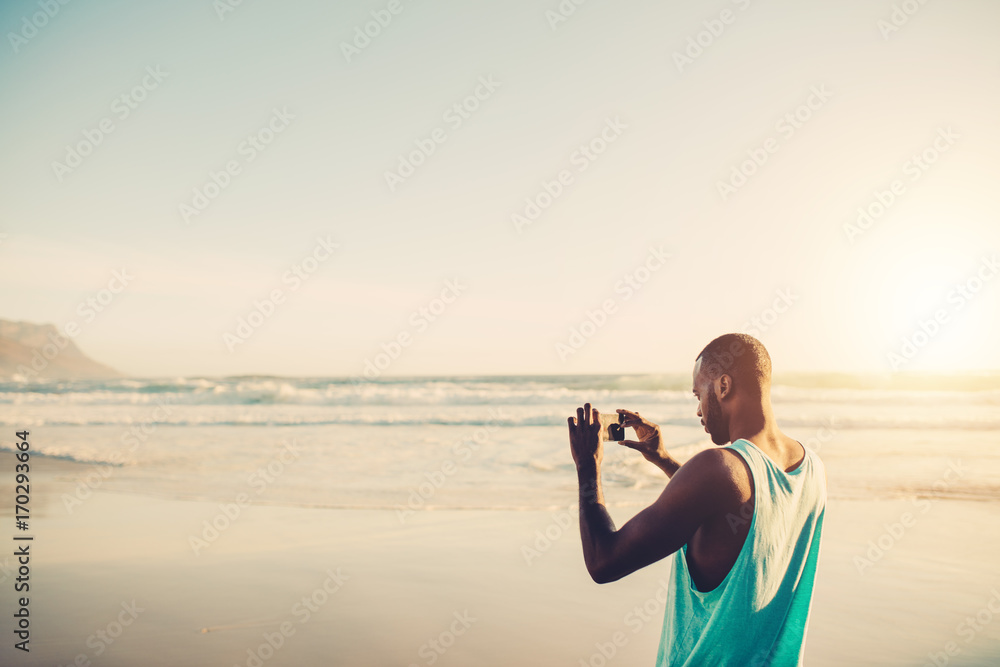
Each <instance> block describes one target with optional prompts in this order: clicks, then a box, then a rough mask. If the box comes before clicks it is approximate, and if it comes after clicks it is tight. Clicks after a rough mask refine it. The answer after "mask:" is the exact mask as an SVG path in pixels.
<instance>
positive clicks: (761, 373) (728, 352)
mask: <svg viewBox="0 0 1000 667" xmlns="http://www.w3.org/2000/svg"><path fill="white" fill-rule="evenodd" d="M698 359H701V372H702V373H705V375H706V376H708V378H709V379H710V380H715V379H716V378H718V377H719V376H720V375H728V376H730V377H731V378H733V379H734V380H736V382H737V383H739V382H740V381H741V380H742V381H750V382H752V383H754V384H756V385H757V386H759V387H767V386H769V385H770V384H771V355H770V354H768V353H767V349H766V348H765V347H764V344H763V343H761V342H760V341H759V340H757V339H756V338H754V337H753V336H750V335H748V334H744V333H730V334H723V335H722V336H719V337H718V338H716V339H715V340H713V341H712V342H711V343H709V344H708V345H706V346H705V349H703V350H702V351H701V352H699V353H698V356H697V357H695V361H697V360H698Z"/></svg>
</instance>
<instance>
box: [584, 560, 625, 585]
mask: <svg viewBox="0 0 1000 667" xmlns="http://www.w3.org/2000/svg"><path fill="white" fill-rule="evenodd" d="M587 571H588V572H589V573H590V578H591V579H593V580H594V583H595V584H610V583H611V582H613V581H618V580H619V579H621V578H622V577H623V576H624V574H623V573H621V572H615V571H614V570H613V569H612V568H611V567H609V566H608V565H606V564H603V563H602V564H597V565H593V566H589V567H588V568H587Z"/></svg>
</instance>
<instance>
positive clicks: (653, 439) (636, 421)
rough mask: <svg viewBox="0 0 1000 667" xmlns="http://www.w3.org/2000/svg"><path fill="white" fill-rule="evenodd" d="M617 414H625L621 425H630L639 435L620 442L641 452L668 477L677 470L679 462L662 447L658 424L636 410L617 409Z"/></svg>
mask: <svg viewBox="0 0 1000 667" xmlns="http://www.w3.org/2000/svg"><path fill="white" fill-rule="evenodd" d="M618 414H620V415H625V421H624V422H623V425H624V426H631V427H632V429H633V430H634V431H635V434H636V435H637V436H639V440H622V441H621V443H620V444H622V445H624V446H626V447H631V448H632V449H634V450H636V451H637V452H639V453H640V454H642V455H643V457H644V458H645V459H646V460H647V461H649V462H650V463H652V464H653V465H655V466H656V467H658V468H659V469H661V470H662V471H663V472H665V473H667V476H668V477H669V476H671V475H673V474H674V473H675V472H677V469H678V468H679V467H680V464H679V463H677V461H675V460H674V459H673V458H672V457H671V456H670V454H668V453H667V450H666V449H664V448H663V439H662V438H661V437H660V427H659V426H657V425H656V424H654V423H653V422H651V421H649V420H648V419H645V418H643V417H640V416H639V413H638V412H631V411H629V410H618Z"/></svg>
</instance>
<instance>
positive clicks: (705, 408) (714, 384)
mask: <svg viewBox="0 0 1000 667" xmlns="http://www.w3.org/2000/svg"><path fill="white" fill-rule="evenodd" d="M770 389H771V356H770V355H769V354H768V353H767V350H766V349H764V346H763V345H762V344H761V342H760V341H759V340H757V339H756V338H754V337H753V336H748V335H747V334H725V335H723V336H719V337H718V338H716V339H715V340H713V341H712V342H711V343H709V344H708V345H706V346H705V349H703V350H702V351H701V352H700V353H699V354H698V356H697V358H696V359H695V363H694V389H693V391H694V395H695V396H696V397H697V398H698V416H699V417H701V420H702V424H704V425H705V430H706V431H708V434H709V435H710V436H711V437H712V442H714V443H715V444H717V445H725V444H727V443H729V442H731V439H730V434H729V431H730V428H729V427H730V423H731V421H732V419H733V416H734V415H741V416H753V417H756V416H758V415H759V416H760V417H761V418H762V417H763V415H764V409H765V408H764V406H765V404H766V402H767V401H769V400H770Z"/></svg>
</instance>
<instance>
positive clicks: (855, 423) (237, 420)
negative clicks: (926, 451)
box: [0, 412, 1000, 431]
mask: <svg viewBox="0 0 1000 667" xmlns="http://www.w3.org/2000/svg"><path fill="white" fill-rule="evenodd" d="M649 418H650V419H651V420H652V421H653V422H654V423H656V424H658V425H660V426H673V427H684V428H690V429H695V430H697V431H701V429H702V426H701V423H700V421H699V420H698V419H697V418H694V417H691V418H686V417H685V418H674V417H669V418H664V419H657V418H656V416H655V415H653V416H649ZM139 421H141V420H136V419H134V418H133V417H132V416H130V415H115V414H106V415H103V416H95V415H92V414H84V415H80V416H79V417H72V416H67V415H65V414H59V415H52V416H37V415H36V416H27V415H17V416H16V417H13V416H12V417H4V416H3V415H0V425H2V426H6V427H16V428H37V427H41V426H46V427H57V426H58V427H75V426H80V427H82V426H88V427H89V426H106V427H115V426H120V427H123V428H125V427H131V426H134V425H135V424H137V423H139ZM147 425H155V426H178V427H179V426H185V427H191V426H204V427H226V426H229V427H240V426H253V427H302V426H382V427H396V426H401V427H420V426H469V427H477V426H482V427H497V426H499V427H504V428H526V427H560V428H565V426H566V415H565V414H561V413H560V414H547V415H529V416H521V417H504V418H500V419H494V418H488V417H471V416H466V415H456V416H448V415H433V416H427V417H413V416H412V415H385V414H380V415H374V414H373V415H354V416H317V415H275V416H266V415H259V414H253V415H233V414H230V413H228V412H227V413H223V414H202V415H189V416H175V417H171V418H166V419H158V420H155V421H153V420H150V421H148V422H147ZM781 425H782V427H783V428H785V429H786V430H793V429H794V430H805V429H809V430H815V429H827V430H833V431H840V430H844V431H848V430H851V431H854V430H874V431H877V430H923V429H933V430H946V429H953V430H956V431H990V430H1000V416H998V415H991V416H988V417H947V416H933V415H931V416H923V417H918V416H907V415H900V416H893V417H870V418H848V417H842V416H837V417H835V418H832V419H831V417H830V416H807V417H796V416H783V417H782V418H781Z"/></svg>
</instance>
